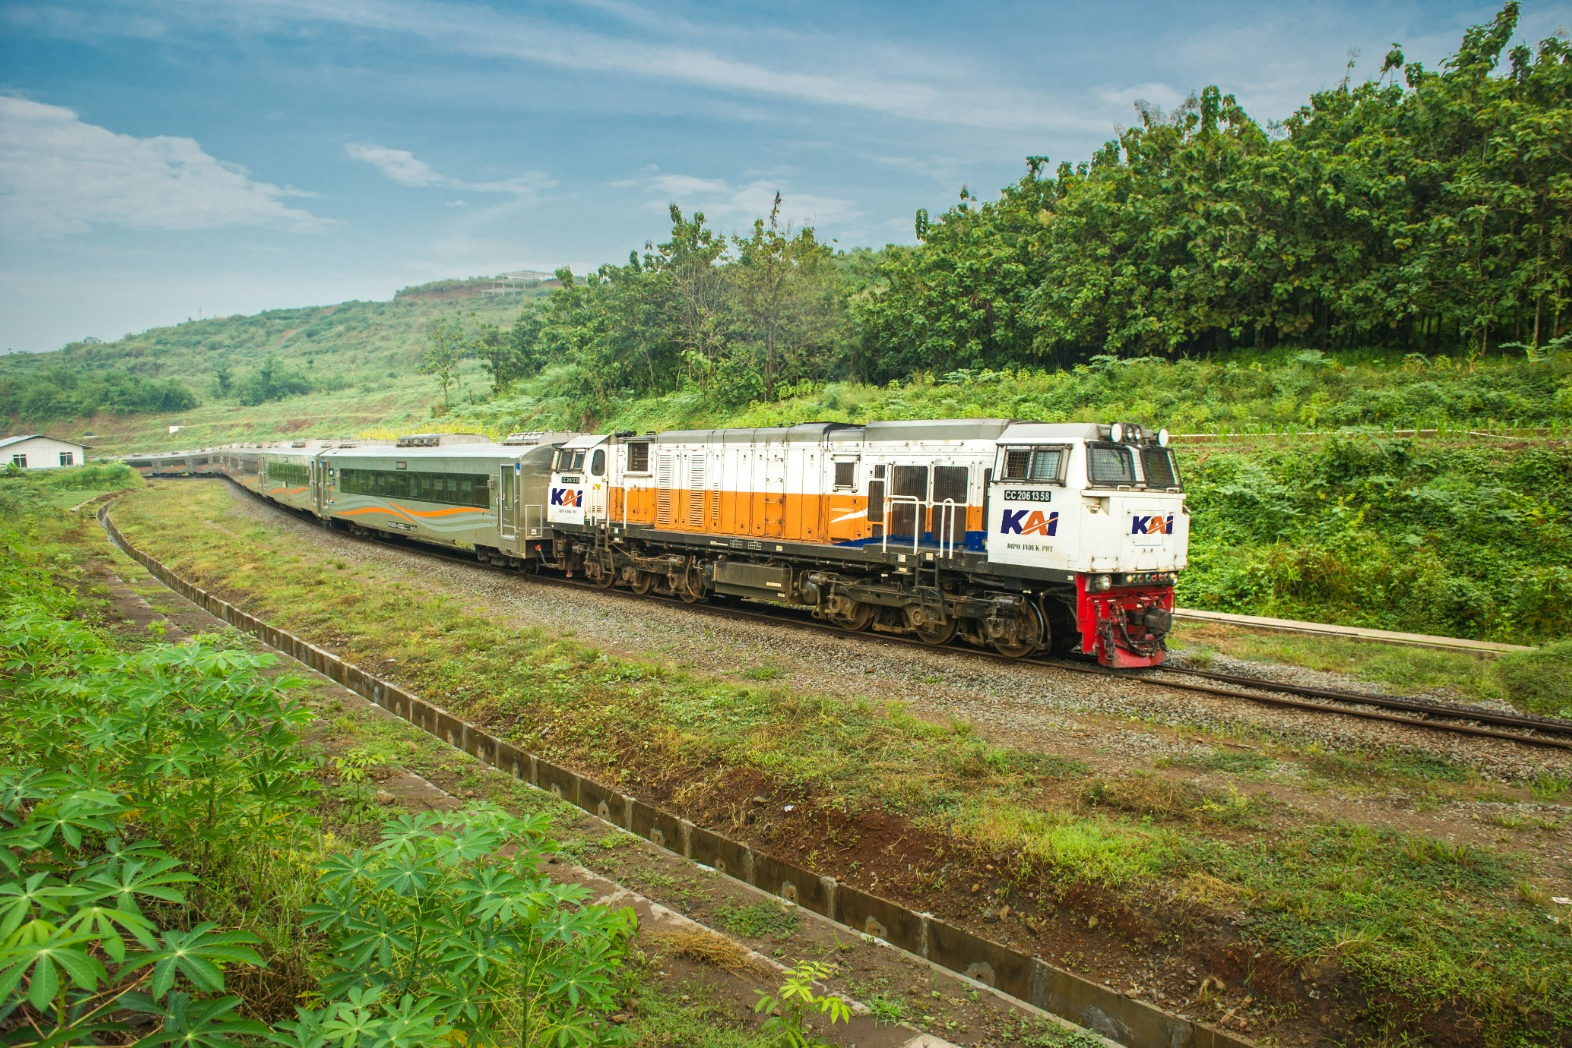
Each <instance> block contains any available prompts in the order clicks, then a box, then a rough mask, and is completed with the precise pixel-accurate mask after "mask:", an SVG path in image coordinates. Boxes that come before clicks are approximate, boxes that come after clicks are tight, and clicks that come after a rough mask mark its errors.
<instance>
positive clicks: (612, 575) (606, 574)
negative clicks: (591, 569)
mask: <svg viewBox="0 0 1572 1048" xmlns="http://www.w3.org/2000/svg"><path fill="white" fill-rule="evenodd" d="M595 585H597V586H599V587H600V588H601V589H611V588H612V587H614V586H616V585H617V572H616V569H615V568H613V569H612V570H610V571H607V570H606V568H605V567H604V566H603V567H602V568H601V569H600V574H599V575H597V576H595Z"/></svg>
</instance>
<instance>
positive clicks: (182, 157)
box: [0, 95, 329, 238]
mask: <svg viewBox="0 0 1572 1048" xmlns="http://www.w3.org/2000/svg"><path fill="white" fill-rule="evenodd" d="M309 195H310V194H307V193H302V192H300V191H298V190H293V189H288V188H285V187H281V186H275V185H272V184H270V183H267V182H255V181H252V180H251V179H250V178H248V177H247V176H246V173H245V171H244V170H243V169H241V168H239V167H237V166H235V165H233V164H226V163H224V162H222V161H219V160H216V159H214V158H213V157H211V156H209V155H208V154H207V153H205V152H204V151H203V150H202V147H201V146H200V145H198V144H197V142H196V141H195V140H194V139H190V138H177V137H172V136H167V135H158V136H155V137H152V138H137V137H135V136H133V135H121V134H116V133H115V132H113V131H110V130H107V129H105V128H102V127H97V126H95V125H93V124H88V123H84V122H83V121H82V120H81V119H80V118H79V117H78V116H77V115H76V113H74V112H72V111H71V110H69V109H66V108H64V107H62V106H52V105H45V104H43V103H41V102H34V101H31V100H29V99H25V98H17V97H15V96H10V95H0V231H3V232H4V233H5V234H6V235H8V236H12V237H17V238H37V237H55V236H61V235H64V234H68V233H83V232H86V231H87V230H89V229H91V228H92V227H93V226H95V225H111V226H123V227H125V228H127V229H139V230H195V229H221V228H226V227H231V226H267V227H271V228H275V229H287V230H295V231H307V230H314V229H318V228H321V227H322V226H324V225H327V224H329V223H327V222H326V221H324V220H323V219H319V218H317V217H316V216H314V215H312V214H310V213H308V212H306V211H301V210H299V209H297V208H293V207H289V206H288V205H286V204H285V203H284V198H286V197H299V196H309Z"/></svg>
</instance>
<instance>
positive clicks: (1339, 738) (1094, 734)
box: [211, 488, 1572, 783]
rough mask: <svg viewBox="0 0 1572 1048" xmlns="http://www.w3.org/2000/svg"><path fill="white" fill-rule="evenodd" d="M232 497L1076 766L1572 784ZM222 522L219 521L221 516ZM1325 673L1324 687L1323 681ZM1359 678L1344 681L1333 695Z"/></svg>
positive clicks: (1445, 749) (305, 534)
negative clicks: (1073, 760)
mask: <svg viewBox="0 0 1572 1048" xmlns="http://www.w3.org/2000/svg"><path fill="white" fill-rule="evenodd" d="M228 490H229V492H230V495H231V497H232V499H233V501H234V504H235V506H236V509H237V512H239V513H240V514H241V515H242V516H244V517H247V518H249V519H251V520H254V521H257V522H259V523H261V524H263V525H265V526H266V527H267V528H268V529H269V530H270V531H275V532H278V533H280V534H282V535H285V536H287V537H288V538H289V539H290V540H291V541H295V542H299V543H301V544H302V545H308V546H311V547H314V548H316V549H317V550H318V551H319V552H320V553H321V554H322V556H323V557H324V558H327V559H332V560H337V561H343V562H344V563H345V564H355V565H364V566H366V567H370V568H382V569H386V568H394V569H407V570H408V571H409V582H410V583H411V584H414V585H417V586H420V587H422V588H425V589H428V590H431V591H434V592H441V593H443V594H445V595H449V596H451V595H452V594H453V593H454V592H455V591H459V592H462V593H463V595H464V596H463V597H462V603H463V604H464V605H465V607H466V609H467V610H469V611H471V612H474V613H478V614H481V615H486V616H490V617H492V618H493V619H501V620H503V621H506V622H508V623H509V624H513V625H516V626H517V627H519V628H520V629H528V628H532V627H536V628H540V629H542V630H544V631H546V632H548V633H550V634H553V635H556V636H560V637H566V638H571V639H573V640H575V641H578V642H580V643H583V644H586V645H589V646H592V647H596V648H600V649H603V650H606V651H609V652H614V653H618V654H621V655H625V656H630V657H634V658H653V659H663V660H669V661H670V662H672V663H674V664H676V665H678V666H681V667H683V668H685V669H688V670H691V671H694V672H697V673H717V672H718V673H726V674H733V675H740V674H741V673H742V672H743V671H745V670H747V669H749V668H758V667H775V668H777V669H778V670H780V671H782V673H783V675H782V676H781V677H780V678H778V679H775V680H769V681H765V682H763V684H764V686H767V687H768V686H787V685H789V686H790V687H791V688H793V689H794V690H797V691H806V692H810V693H820V694H825V695H832V696H839V697H843V698H848V699H849V698H861V697H868V698H895V699H899V700H901V701H903V702H905V703H906V704H907V706H908V708H910V709H911V710H912V711H913V712H916V713H919V714H924V715H927V716H930V717H934V716H936V717H950V718H955V719H959V720H965V721H968V722H970V723H971V724H973V725H974V727H975V730H976V731H977V732H978V733H979V734H980V735H983V736H985V737H987V738H989V739H990V740H992V741H994V742H997V743H1002V744H1008V745H1011V746H1016V747H1022V748H1031V749H1037V750H1041V751H1044V752H1049V753H1054V754H1058V755H1062V756H1076V757H1081V758H1082V759H1085V760H1087V761H1088V762H1089V763H1092V764H1094V766H1096V767H1097V768H1098V770H1099V771H1101V772H1102V773H1104V774H1117V773H1119V772H1122V771H1126V770H1131V769H1133V768H1138V767H1145V766H1148V765H1150V763H1151V762H1152V761H1153V760H1155V759H1158V758H1162V757H1179V756H1182V755H1186V754H1206V753H1209V752H1211V751H1212V750H1213V749H1215V748H1216V747H1217V746H1223V747H1230V746H1243V747H1245V748H1251V747H1253V746H1258V745H1261V744H1265V743H1280V744H1284V745H1287V746H1290V747H1294V748H1306V747H1310V746H1312V745H1313V746H1315V747H1317V748H1318V749H1319V750H1320V751H1321V752H1326V753H1372V752H1409V753H1418V754H1427V755H1430V756H1434V757H1438V758H1441V759H1442V760H1445V761H1449V762H1451V763H1453V764H1456V765H1458V766H1461V767H1466V768H1472V769H1474V770H1475V771H1476V772H1477V773H1478V774H1479V775H1480V776H1482V777H1483V778H1486V779H1489V780H1493V781H1498V782H1509V783H1523V782H1532V781H1534V780H1535V779H1536V778H1539V777H1542V776H1545V775H1554V776H1560V777H1572V751H1558V750H1551V749H1542V748H1531V747H1528V746H1524V745H1520V744H1517V743H1512V742H1506V741H1497V740H1493V739H1479V738H1467V737H1464V736H1456V735H1446V734H1442V733H1439V732H1432V731H1427V730H1424V729H1420V728H1409V727H1405V726H1403V725H1398V724H1387V723H1382V722H1379V721H1370V720H1360V719H1355V718H1351V717H1336V716H1332V715H1329V714H1320V713H1307V712H1298V711H1294V710H1285V709H1278V708H1274V707H1270V706H1263V705H1259V704H1256V703H1250V702H1245V701H1239V700H1233V699H1225V698H1220V697H1212V696H1206V695H1198V694H1195V693H1191V692H1183V691H1176V690H1170V689H1166V688H1162V687H1153V686H1151V685H1147V684H1139V683H1134V682H1126V681H1121V680H1119V679H1117V678H1114V677H1099V676H1097V675H1094V674H1085V673H1076V672H1073V671H1069V670H1063V669H1057V668H1053V667H1044V666H1033V665H1020V666H1012V665H1009V664H1005V663H1001V662H998V661H996V660H992V659H983V658H976V657H972V656H969V655H968V654H967V653H966V652H965V651H964V650H956V649H953V648H952V649H927V648H921V647H915V646H905V645H889V644H880V643H873V642H869V641H867V640H866V639H864V638H860V637H856V636H852V635H843V634H835V633H821V632H818V631H814V630H806V629H801V628H797V627H793V626H790V625H773V624H769V623H762V622H758V621H756V620H752V619H747V618H726V617H722V616H720V615H715V614H704V613H695V611H694V610H693V609H690V608H686V607H683V606H681V605H676V604H671V603H666V602H662V601H655V600H639V599H633V598H631V597H629V596H628V595H626V594H625V593H621V592H619V593H601V592H599V591H596V590H592V589H581V588H569V587H565V586H560V585H554V584H552V583H549V582H543V581H541V580H537V579H532V578H530V577H529V576H525V575H517V574H513V573H509V572H504V571H500V570H497V569H494V568H490V567H487V566H484V565H480V564H469V563H464V562H461V561H456V560H450V559H446V558H442V557H435V556H429V555H425V554H422V553H420V552H417V551H415V550H411V549H409V548H405V547H400V546H394V545H386V544H381V543H377V542H374V541H368V540H365V539H358V538H354V537H352V536H350V535H348V534H346V533H343V532H339V531H333V530H329V529H327V528H324V527H322V526H321V525H320V524H316V523H314V522H311V521H309V520H307V519H305V518H303V517H299V516H296V515H294V514H292V513H290V512H288V511H286V510H283V509H279V508H276V507H273V506H270V505H268V504H266V503H263V502H262V501H260V500H259V499H257V498H255V497H252V496H249V495H247V494H245V493H243V492H240V491H238V490H236V489H234V488H229V489H228ZM211 526H215V527H222V526H223V525H222V523H221V522H218V521H214V522H211ZM1259 666H1260V664H1257V663H1237V661H1234V662H1233V663H1231V664H1230V667H1229V669H1228V672H1233V671H1234V669H1235V668H1245V669H1253V670H1254V673H1255V675H1260V674H1261V670H1260V668H1259ZM1272 672H1273V675H1274V676H1278V675H1279V674H1281V675H1282V676H1283V677H1289V678H1293V677H1295V676H1297V675H1298V674H1299V672H1300V671H1298V670H1297V669H1296V668H1294V667H1274V668H1273V671H1272ZM1305 672H1313V671H1305ZM1317 677H1319V678H1321V680H1322V681H1324V677H1325V675H1317ZM1279 679H1282V678H1281V677H1279ZM1307 682H1308V680H1307ZM749 683H752V682H749ZM1348 683H1349V682H1348V681H1347V680H1346V679H1342V680H1340V681H1339V682H1338V683H1337V685H1336V686H1338V687H1346V686H1348Z"/></svg>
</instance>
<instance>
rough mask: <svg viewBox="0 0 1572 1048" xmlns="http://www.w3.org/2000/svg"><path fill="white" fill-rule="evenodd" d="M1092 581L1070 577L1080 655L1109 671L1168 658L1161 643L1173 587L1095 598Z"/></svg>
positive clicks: (1115, 591)
mask: <svg viewBox="0 0 1572 1048" xmlns="http://www.w3.org/2000/svg"><path fill="white" fill-rule="evenodd" d="M1095 577H1096V576H1094V575H1077V576H1076V577H1075V622H1076V625H1077V626H1078V627H1079V628H1080V631H1081V652H1082V653H1083V654H1086V655H1095V656H1096V657H1097V661H1098V662H1100V663H1102V664H1103V665H1104V666H1112V667H1114V668H1115V669H1133V668H1137V667H1141V666H1156V665H1158V664H1160V663H1161V662H1163V660H1164V659H1166V658H1167V657H1168V653H1167V652H1166V651H1164V650H1163V638H1164V637H1165V636H1167V635H1168V627H1169V624H1170V623H1171V622H1172V613H1173V610H1174V590H1173V587H1172V586H1115V587H1113V588H1112V589H1109V590H1104V591H1103V592H1101V593H1098V592H1095V591H1094V590H1092V589H1091V581H1092V579H1093V578H1095ZM1148 613H1152V614H1150V615H1149V614H1148ZM1148 618H1150V619H1151V620H1152V621H1151V622H1148V621H1147V620H1148Z"/></svg>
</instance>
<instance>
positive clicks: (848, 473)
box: [126, 419, 1189, 668]
mask: <svg viewBox="0 0 1572 1048" xmlns="http://www.w3.org/2000/svg"><path fill="white" fill-rule="evenodd" d="M126 461H127V462H128V463H130V464H131V465H132V466H134V467H136V468H137V469H139V470H141V471H142V472H144V473H146V474H148V475H152V476H168V475H214V474H218V475H223V476H227V477H229V478H230V479H232V480H233V481H235V482H236V483H238V484H240V485H242V486H243V487H245V488H247V489H248V490H250V491H252V492H255V493H256V494H257V495H259V496H261V497H263V498H266V499H269V500H271V501H273V502H276V503H278V504H279V505H282V506H286V507H288V508H290V509H293V510H296V511H298V512H301V513H304V514H308V515H310V516H312V517H314V518H315V519H317V520H319V521H320V522H322V523H323V524H324V525H326V526H329V527H334V528H340V529H345V530H348V531H350V532H352V533H354V534H357V535H362V536H374V535H390V534H391V535H399V536H402V537H404V538H407V539H411V540H415V541H418V542H423V543H434V544H439V545H444V546H450V547H455V548H459V549H464V550H471V551H473V554H474V556H475V557H476V558H477V559H478V560H480V561H482V562H485V563H490V564H495V565H500V566H504V567H510V568H516V569H520V570H524V571H531V572H550V573H556V574H559V575H562V576H565V577H577V578H582V579H585V580H588V581H589V582H591V583H593V584H595V585H598V586H602V587H605V588H612V587H623V588H626V589H629V590H632V591H633V592H634V593H639V594H649V593H658V594H664V595H669V596H673V597H676V598H679V599H681V600H683V601H686V602H690V603H693V602H700V601H709V600H715V599H737V598H743V599H755V600H763V601H769V602H774V603H778V604H785V605H791V606H796V607H801V608H806V609H808V610H809V611H810V612H811V614H812V615H813V616H815V617H817V618H820V619H823V620H826V621H828V622H831V623H834V624H836V625H838V626H840V627H841V628H843V629H846V630H848V631H852V632H862V631H878V632H885V633H898V634H906V635H910V636H912V637H915V638H917V639H918V640H920V641H922V642H924V643H926V644H930V645H943V644H949V643H952V642H954V641H957V640H960V641H964V642H965V643H968V644H971V645H974V646H978V647H984V648H992V649H993V650H995V651H997V652H999V653H1000V654H1003V655H1006V656H1009V657H1012V658H1024V657H1027V656H1032V655H1037V654H1043V653H1049V652H1052V653H1058V654H1070V653H1078V654H1080V655H1083V656H1087V657H1090V658H1094V659H1096V660H1097V661H1098V662H1100V663H1101V664H1103V665H1104V666H1108V667H1114V668H1139V667H1148V666H1155V665H1159V664H1160V663H1162V662H1163V661H1164V659H1165V657H1166V649H1165V638H1166V637H1167V634H1168V632H1169V630H1170V628H1171V626H1172V622H1173V590H1174V584H1175V582H1176V580H1177V578H1178V574H1179V572H1180V571H1182V570H1183V569H1184V568H1185V565H1186V558H1187V549H1188V542H1189V515H1188V512H1187V510H1186V508H1185V502H1184V488H1183V485H1182V483H1181V478H1180V474H1179V469H1178V465H1177V462H1176V461H1175V458H1174V452H1173V448H1172V447H1171V446H1170V441H1169V437H1168V433H1167V432H1166V431H1164V430H1158V431H1155V432H1154V431H1152V430H1149V429H1146V428H1144V427H1142V426H1140V425H1136V424H1131V423H1118V422H1115V423H1108V424H1100V423H1042V422H1028V421H1019V420H1013V419H929V420H920V421H904V422H870V423H866V424H861V425H855V424H845V423H832V422H816V423H807V424H802V425H795V426H789V427H781V428H760V429H711V430H682V431H664V432H651V433H635V432H629V431H621V432H615V433H609V434H594V433H532V434H514V435H512V436H510V437H509V438H508V439H506V440H504V441H501V442H490V441H487V440H486V439H485V438H483V437H478V436H471V437H457V438H455V437H453V436H449V435H433V434H420V435H411V436H409V437H401V438H399V439H397V440H396V441H392V442H389V441H375V442H372V441H325V440H310V441H304V440H297V441H292V442H289V443H278V444H251V445H228V446H224V447H217V448H209V449H201V450H197V451H187V452H180V453H175V454H163V455H133V456H127V457H126Z"/></svg>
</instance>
